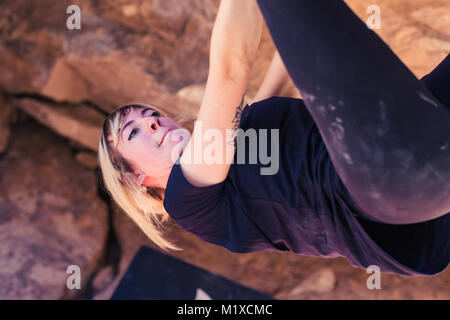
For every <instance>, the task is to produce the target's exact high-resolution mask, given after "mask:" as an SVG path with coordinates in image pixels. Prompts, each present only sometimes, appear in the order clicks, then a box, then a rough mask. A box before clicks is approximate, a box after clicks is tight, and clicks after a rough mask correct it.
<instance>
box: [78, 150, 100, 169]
mask: <svg viewBox="0 0 450 320" xmlns="http://www.w3.org/2000/svg"><path fill="white" fill-rule="evenodd" d="M75 159H76V160H77V161H78V162H79V163H80V164H81V165H82V166H83V167H85V168H87V169H90V170H94V169H95V168H96V167H97V166H98V162H97V155H96V154H93V153H90V152H78V153H77V154H76V155H75Z"/></svg>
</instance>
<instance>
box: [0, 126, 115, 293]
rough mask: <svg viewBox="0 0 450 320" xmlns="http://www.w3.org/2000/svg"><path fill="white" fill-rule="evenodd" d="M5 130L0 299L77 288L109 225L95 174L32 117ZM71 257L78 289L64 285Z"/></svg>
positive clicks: (0, 196)
mask: <svg viewBox="0 0 450 320" xmlns="http://www.w3.org/2000/svg"><path fill="white" fill-rule="evenodd" d="M11 135H12V137H13V139H11V141H10V145H9V147H8V150H7V152H6V155H5V156H4V157H2V158H1V159H0V172H1V175H0V283H1V285H0V299H61V298H76V297H78V296H82V294H81V293H82V292H83V289H85V287H86V285H87V283H88V282H89V280H90V277H91V274H92V272H93V271H94V269H95V268H96V267H97V265H98V264H99V262H100V260H101V258H102V256H103V251H104V247H105V241H106V235H107V232H108V224H107V207H106V205H105V204H104V202H102V201H101V200H100V199H99V198H98V196H97V187H96V177H95V174H94V173H93V172H91V171H89V170H86V169H84V168H83V167H82V166H81V165H79V164H77V162H76V161H75V160H74V159H73V158H72V155H71V152H70V150H69V149H68V148H67V147H66V146H65V145H64V144H65V141H64V139H62V138H59V137H56V136H55V135H54V134H53V133H52V132H50V131H49V130H48V129H46V128H44V127H42V126H41V125H39V124H37V123H35V122H34V121H30V122H28V123H26V124H20V125H15V126H13V128H12V131H11ZM70 265H77V266H79V267H80V270H81V290H68V289H67V286H66V281H67V279H68V277H69V276H70V274H68V273H66V270H67V267H68V266H70Z"/></svg>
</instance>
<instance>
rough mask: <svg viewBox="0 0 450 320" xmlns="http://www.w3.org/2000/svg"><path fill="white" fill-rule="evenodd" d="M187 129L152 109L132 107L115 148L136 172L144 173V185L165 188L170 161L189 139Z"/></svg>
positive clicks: (173, 159) (175, 157) (171, 162)
mask: <svg viewBox="0 0 450 320" xmlns="http://www.w3.org/2000/svg"><path fill="white" fill-rule="evenodd" d="M190 136H191V134H190V132H189V130H187V129H185V128H183V127H182V126H180V125H179V124H178V123H177V122H176V121H175V120H173V119H172V118H169V117H163V116H161V115H160V114H159V112H157V111H155V110H153V109H151V106H148V109H146V108H142V109H131V110H130V111H129V112H128V114H127V116H126V118H125V119H124V122H123V126H122V128H121V130H120V132H119V142H118V145H117V150H118V151H119V153H120V154H121V155H122V156H123V157H124V158H125V159H126V160H128V161H129V162H130V165H131V166H132V167H133V169H134V170H135V173H136V172H139V173H141V174H144V175H145V179H144V180H143V183H142V184H143V185H146V186H150V187H160V188H165V187H166V185H167V179H168V177H169V174H170V171H171V169H172V167H173V164H174V163H175V161H176V160H177V159H178V157H179V156H180V155H181V153H182V152H183V150H184V148H185V147H186V145H187V143H188V142H189V138H190Z"/></svg>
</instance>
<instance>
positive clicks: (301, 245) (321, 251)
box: [164, 97, 450, 276]
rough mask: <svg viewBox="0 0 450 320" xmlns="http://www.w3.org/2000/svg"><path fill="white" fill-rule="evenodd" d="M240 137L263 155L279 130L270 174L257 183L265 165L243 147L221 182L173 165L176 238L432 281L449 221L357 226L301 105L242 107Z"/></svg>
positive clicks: (169, 201) (445, 249)
mask: <svg viewBox="0 0 450 320" xmlns="http://www.w3.org/2000/svg"><path fill="white" fill-rule="evenodd" d="M240 128H242V129H243V130H244V132H245V131H247V130H250V129H254V130H255V132H256V134H257V142H256V143H257V144H258V146H259V147H261V145H266V147H267V152H266V153H265V155H271V152H272V150H271V148H272V146H271V143H270V141H271V140H270V139H271V137H272V136H271V131H272V130H274V129H277V130H279V131H278V134H279V159H278V162H279V165H278V171H277V172H276V174H273V175H262V174H261V169H263V168H266V170H267V168H270V167H272V168H273V167H274V162H275V161H274V159H272V162H271V163H267V161H265V160H267V157H266V159H265V160H264V157H263V156H260V157H258V159H257V161H256V163H250V161H249V150H250V143H249V139H245V140H244V142H242V141H241V142H238V146H237V150H239V147H244V151H245V159H246V161H245V164H242V163H238V161H237V155H238V153H237V152H236V155H235V158H234V163H233V164H232V165H231V167H230V171H229V174H228V176H227V178H226V179H225V180H224V181H223V182H220V183H217V184H214V185H211V186H206V187H196V186H194V185H192V184H190V183H189V181H187V180H186V178H185V177H184V175H183V172H182V169H181V166H180V165H179V164H175V165H174V166H173V168H172V171H171V172H170V176H169V180H168V183H167V187H166V190H165V198H164V207H165V209H166V210H167V212H168V213H169V215H170V216H171V218H172V219H173V220H174V221H175V222H176V223H177V224H179V225H180V226H181V227H182V228H183V229H185V230H187V231H188V232H191V233H193V234H195V235H197V236H198V237H199V238H201V239H203V240H205V241H207V242H210V243H214V244H217V245H220V246H222V247H225V248H227V249H228V250H230V251H232V252H237V253H244V252H253V251H269V250H277V251H287V250H291V251H293V252H295V253H297V254H302V255H308V256H320V257H327V258H333V257H338V256H343V257H346V258H347V260H348V261H349V262H350V264H351V265H353V266H355V267H359V268H364V269H366V268H367V267H369V266H370V265H377V266H378V267H379V268H380V270H381V271H382V272H386V273H395V274H401V275H407V276H415V275H431V274H436V273H438V272H440V271H442V270H443V269H445V267H446V266H447V265H448V262H449V256H450V244H449V239H448V230H449V229H450V215H449V214H447V215H445V216H443V217H441V218H439V219H435V220H434V221H433V222H427V223H422V224H417V226H415V227H416V229H414V230H415V231H414V232H408V231H407V226H406V225H405V226H403V227H405V228H404V229H402V230H406V231H405V232H403V233H400V232H390V233H389V232H386V233H385V232H384V230H387V229H383V226H388V228H390V227H392V226H391V225H385V224H376V223H375V222H368V223H367V224H366V223H363V224H361V223H360V222H359V221H358V220H360V219H361V218H357V217H356V216H357V215H358V213H359V211H358V209H357V208H356V206H355V203H354V202H353V200H352V198H351V196H350V195H349V193H348V191H347V189H346V188H345V186H344V184H343V183H342V181H341V179H340V178H339V176H338V174H337V172H336V170H335V168H334V166H333V163H332V162H331V159H330V157H329V154H328V152H327V149H326V147H325V145H324V142H323V140H322V137H321V135H320V133H319V131H318V128H317V127H316V125H315V123H314V121H313V119H312V117H311V116H310V114H309V112H308V111H307V108H306V106H305V105H304V104H303V100H301V99H294V98H287V97H272V98H269V99H266V100H263V101H259V102H257V103H254V104H252V105H251V106H246V108H245V109H244V111H243V113H242V118H241V122H240ZM261 129H262V130H261ZM264 129H266V132H265V133H264ZM274 132H275V131H274ZM252 145H255V142H253V143H252ZM273 151H274V153H276V152H277V150H273ZM262 153H263V155H264V152H262ZM269 171H270V170H269ZM364 214H365V213H363V214H362V215H364ZM365 227H366V229H367V231H366V230H365ZM396 228H398V227H396ZM389 230H393V229H392V228H391V229H389ZM406 243H408V244H410V245H408V246H405V244H406ZM411 245H412V246H411ZM391 248H392V250H391ZM387 249H389V250H387ZM411 250H414V254H411Z"/></svg>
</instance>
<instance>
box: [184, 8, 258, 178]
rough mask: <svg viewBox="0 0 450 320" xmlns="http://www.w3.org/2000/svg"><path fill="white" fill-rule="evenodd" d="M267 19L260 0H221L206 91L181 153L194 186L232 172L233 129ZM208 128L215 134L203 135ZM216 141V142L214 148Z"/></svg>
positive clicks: (209, 132) (236, 122) (237, 123)
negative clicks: (264, 16) (210, 136)
mask: <svg viewBox="0 0 450 320" xmlns="http://www.w3.org/2000/svg"><path fill="white" fill-rule="evenodd" d="M262 24H263V17H262V15H261V12H260V10H259V7H258V5H257V3H256V0H244V1H243V0H222V1H221V3H220V6H219V11H218V13H217V17H216V21H215V23H214V27H213V31H212V36H211V46H210V59H209V61H210V65H209V73H208V79H207V82H206V88H205V93H204V96H203V100H202V103H201V105H200V109H199V112H198V117H197V121H196V122H195V123H194V130H193V133H192V136H191V139H190V140H189V143H188V144H187V146H186V148H185V150H184V152H183V154H182V156H181V158H180V165H181V169H182V172H183V174H184V176H185V178H186V179H187V180H188V181H189V182H190V183H191V184H193V185H195V186H199V187H201V186H208V185H212V184H216V183H219V182H222V181H223V180H225V178H226V177H227V175H228V171H229V169H230V165H231V161H232V160H233V157H234V152H235V145H234V143H233V140H234V139H233V138H234V134H233V130H232V129H236V128H237V127H238V126H239V122H240V117H241V112H242V108H243V105H242V103H243V97H244V94H245V91H246V89H247V85H248V80H249V73H250V70H251V67H252V65H253V62H254V60H255V57H256V52H257V50H258V46H259V42H260V39H261V32H262ZM205 134H207V135H209V134H211V135H213V137H212V142H211V141H203V140H204V139H203V137H204V135H205ZM213 143H215V145H216V148H214V150H215V151H214V152H211V150H210V149H211V145H212V144H213ZM208 147H209V148H208ZM205 149H206V150H205Z"/></svg>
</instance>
